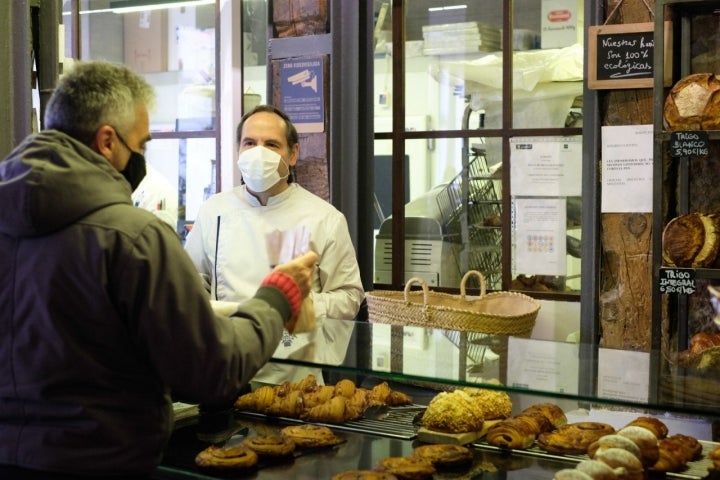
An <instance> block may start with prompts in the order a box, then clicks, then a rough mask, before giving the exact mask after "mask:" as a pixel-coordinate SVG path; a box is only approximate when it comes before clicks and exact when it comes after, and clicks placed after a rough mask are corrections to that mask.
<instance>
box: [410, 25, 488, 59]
mask: <svg viewBox="0 0 720 480" xmlns="http://www.w3.org/2000/svg"><path fill="white" fill-rule="evenodd" d="M422 30H423V40H424V48H423V53H424V54H425V55H452V54H459V53H472V52H479V51H486V52H487V51H496V50H500V46H501V44H502V39H501V36H500V29H498V28H496V27H493V26H492V25H487V24H483V23H478V22H461V23H445V24H439V25H424V26H423V27H422Z"/></svg>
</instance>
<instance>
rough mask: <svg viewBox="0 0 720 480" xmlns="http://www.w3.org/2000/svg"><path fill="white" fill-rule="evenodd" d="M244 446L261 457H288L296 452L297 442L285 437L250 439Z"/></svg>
mask: <svg viewBox="0 0 720 480" xmlns="http://www.w3.org/2000/svg"><path fill="white" fill-rule="evenodd" d="M242 444H243V445H245V446H246V447H248V448H249V449H251V450H252V451H254V452H255V453H257V454H258V456H260V457H287V456H288V455H291V454H292V453H293V451H295V442H294V441H293V440H292V439H291V438H290V437H287V436H284V435H270V436H256V437H249V438H246V439H245V440H244V441H243V442H242Z"/></svg>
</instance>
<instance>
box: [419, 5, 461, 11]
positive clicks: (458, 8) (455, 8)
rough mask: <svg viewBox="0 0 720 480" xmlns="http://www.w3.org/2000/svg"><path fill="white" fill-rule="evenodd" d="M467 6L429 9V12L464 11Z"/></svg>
mask: <svg viewBox="0 0 720 480" xmlns="http://www.w3.org/2000/svg"><path fill="white" fill-rule="evenodd" d="M466 8H467V5H448V6H446V7H429V8H428V12H442V11H446V10H462V9H466Z"/></svg>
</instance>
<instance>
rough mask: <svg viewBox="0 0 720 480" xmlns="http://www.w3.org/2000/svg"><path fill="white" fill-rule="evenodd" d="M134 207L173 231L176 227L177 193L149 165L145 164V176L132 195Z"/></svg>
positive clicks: (175, 188) (174, 188) (165, 179)
mask: <svg viewBox="0 0 720 480" xmlns="http://www.w3.org/2000/svg"><path fill="white" fill-rule="evenodd" d="M132 201H133V204H134V205H135V206H136V207H140V208H143V209H145V210H147V211H149V212H152V213H154V214H155V215H157V216H158V217H159V218H160V219H161V220H163V221H164V222H165V223H167V224H168V225H170V226H171V227H172V228H173V230H176V229H177V226H178V192H177V186H176V187H173V186H172V185H171V184H170V182H169V181H168V180H167V178H165V177H164V176H163V174H162V173H160V171H159V170H158V169H156V168H155V167H153V166H152V165H151V164H149V163H148V164H147V174H146V175H145V178H143V179H142V182H140V185H138V187H137V188H136V189H135V191H133V193H132Z"/></svg>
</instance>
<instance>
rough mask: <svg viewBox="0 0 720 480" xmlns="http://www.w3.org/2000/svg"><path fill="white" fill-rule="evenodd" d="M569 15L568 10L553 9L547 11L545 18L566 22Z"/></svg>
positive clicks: (551, 20)
mask: <svg viewBox="0 0 720 480" xmlns="http://www.w3.org/2000/svg"><path fill="white" fill-rule="evenodd" d="M571 16H572V14H571V13H570V10H553V11H552V12H549V13H548V15H547V19H548V21H550V22H567V21H568V20H570V17H571Z"/></svg>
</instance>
